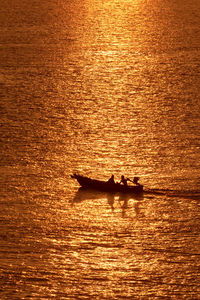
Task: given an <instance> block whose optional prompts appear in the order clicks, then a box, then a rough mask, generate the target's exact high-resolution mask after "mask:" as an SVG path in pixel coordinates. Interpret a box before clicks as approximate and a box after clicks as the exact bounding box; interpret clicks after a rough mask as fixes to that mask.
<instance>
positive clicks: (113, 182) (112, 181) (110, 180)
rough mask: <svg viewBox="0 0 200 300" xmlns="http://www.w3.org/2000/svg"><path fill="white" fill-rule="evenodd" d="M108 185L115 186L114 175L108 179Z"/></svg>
mask: <svg viewBox="0 0 200 300" xmlns="http://www.w3.org/2000/svg"><path fill="white" fill-rule="evenodd" d="M108 183H111V184H115V180H114V175H112V176H111V177H110V178H109V179H108Z"/></svg>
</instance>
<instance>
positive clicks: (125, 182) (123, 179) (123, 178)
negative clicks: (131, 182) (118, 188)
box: [120, 175, 127, 186]
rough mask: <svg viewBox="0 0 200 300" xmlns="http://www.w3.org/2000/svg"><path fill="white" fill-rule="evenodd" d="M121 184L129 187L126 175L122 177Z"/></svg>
mask: <svg viewBox="0 0 200 300" xmlns="http://www.w3.org/2000/svg"><path fill="white" fill-rule="evenodd" d="M120 183H123V185H125V186H127V179H126V178H125V177H124V175H122V176H121V181H120Z"/></svg>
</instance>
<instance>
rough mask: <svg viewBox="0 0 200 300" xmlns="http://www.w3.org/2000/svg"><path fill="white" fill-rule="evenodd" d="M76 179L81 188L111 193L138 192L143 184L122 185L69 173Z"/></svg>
mask: <svg viewBox="0 0 200 300" xmlns="http://www.w3.org/2000/svg"><path fill="white" fill-rule="evenodd" d="M71 177H72V178H74V179H76V180H77V181H78V183H79V184H80V185H81V186H82V187H83V188H88V189H95V190H99V191H105V192H111V193H118V192H120V193H131V194H139V193H142V192H143V185H141V184H139V183H138V184H137V185H127V186H125V185H122V184H120V183H110V182H108V181H102V180H96V179H91V178H89V177H85V176H81V175H78V174H73V175H71Z"/></svg>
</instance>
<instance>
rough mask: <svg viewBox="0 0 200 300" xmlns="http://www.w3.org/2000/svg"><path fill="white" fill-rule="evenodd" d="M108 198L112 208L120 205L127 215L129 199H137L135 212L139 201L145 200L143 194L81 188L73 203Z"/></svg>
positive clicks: (123, 212) (123, 213)
mask: <svg viewBox="0 0 200 300" xmlns="http://www.w3.org/2000/svg"><path fill="white" fill-rule="evenodd" d="M104 199H106V200H107V203H108V205H109V206H110V208H111V210H112V211H114V209H115V208H116V207H120V208H121V210H122V216H125V211H126V210H127V209H128V208H129V205H128V202H129V200H135V201H136V202H135V205H134V208H135V212H136V213H137V212H138V204H139V201H141V200H143V194H136V195H133V194H128V193H111V192H101V191H96V190H93V189H87V188H83V187H81V188H79V189H78V191H77V192H76V194H75V196H74V198H73V200H72V201H71V204H72V205H74V204H77V203H80V202H82V201H85V200H104Z"/></svg>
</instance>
